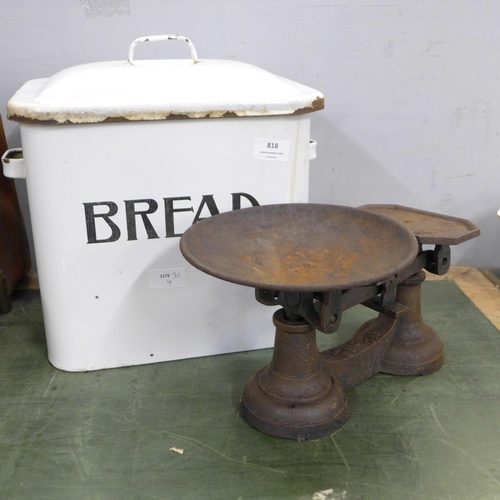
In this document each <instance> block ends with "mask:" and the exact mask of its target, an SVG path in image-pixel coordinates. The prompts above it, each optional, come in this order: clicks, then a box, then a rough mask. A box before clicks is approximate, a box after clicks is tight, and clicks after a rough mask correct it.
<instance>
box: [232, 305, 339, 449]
mask: <svg viewBox="0 0 500 500" xmlns="http://www.w3.org/2000/svg"><path fill="white" fill-rule="evenodd" d="M273 322H274V325H275V326H276V339H275V346H274V354H273V360H272V362H271V364H270V365H269V366H268V367H266V368H264V369H263V370H261V371H259V372H258V373H257V374H256V375H254V376H253V377H252V378H251V379H250V381H249V382H248V383H247V385H246V387H245V390H244V392H243V398H242V403H241V413H242V415H243V417H244V418H245V420H246V421H247V422H248V423H249V424H250V425H252V426H253V427H255V428H256V429H258V430H260V431H261V432H264V433H265V434H269V435H271V436H276V437H280V438H285V439H298V440H302V439H304V440H306V439H307V440H310V439H319V438H321V437H324V436H328V435H330V434H332V433H334V432H335V431H337V430H339V429H340V428H341V427H342V426H343V425H344V423H345V421H346V419H347V400H346V397H345V394H344V391H343V389H342V386H341V384H340V383H339V382H338V381H336V380H335V379H333V378H332V377H330V376H329V375H328V374H327V373H326V372H325V371H324V370H323V369H322V367H321V365H320V356H319V352H318V348H317V345H316V331H315V330H314V328H312V327H311V326H310V325H309V324H308V323H306V322H305V321H287V320H286V319H285V318H284V310H283V309H280V310H279V311H276V313H275V314H274V316H273Z"/></svg>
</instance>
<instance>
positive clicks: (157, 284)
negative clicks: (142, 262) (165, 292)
mask: <svg viewBox="0 0 500 500" xmlns="http://www.w3.org/2000/svg"><path fill="white" fill-rule="evenodd" d="M148 277H149V288H150V289H154V288H182V287H183V286H184V285H185V284H186V270H185V269H184V268H178V269H150V270H149V271H148Z"/></svg>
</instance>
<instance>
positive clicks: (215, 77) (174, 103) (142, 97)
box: [8, 35, 324, 124]
mask: <svg viewBox="0 0 500 500" xmlns="http://www.w3.org/2000/svg"><path fill="white" fill-rule="evenodd" d="M162 40H181V41H184V42H186V43H187V45H188V46H189V49H190V52H191V58H190V59H166V60H140V61H138V60H134V49H135V47H136V46H137V44H139V43H142V42H150V41H162ZM323 107H324V98H323V95H322V94H321V92H319V91H317V90H314V89H312V88H310V87H306V86H305V85H301V84H299V83H296V82H293V81H291V80H287V79H285V78H282V77H280V76H276V75H274V74H272V73H270V72H268V71H266V70H264V69H261V68H258V67H256V66H252V65H250V64H246V63H241V62H235V61H226V60H210V59H206V60H205V59H198V55H197V53H196V50H195V48H194V46H193V44H192V43H191V41H190V40H188V39H187V38H185V37H183V36H177V35H159V36H150V37H143V38H138V39H136V40H134V42H132V45H131V46H130V49H129V55H128V60H127V61H111V62H98V63H92V64H84V65H81V66H74V67H71V68H68V69H65V70H63V71H61V72H59V73H56V74H55V75H54V76H52V77H50V78H43V79H37V80H31V81H28V82H27V83H26V84H24V85H23V86H22V87H21V88H20V89H19V90H18V91H17V92H16V94H15V95H14V96H13V97H12V99H11V100H10V101H9V103H8V116H9V119H10V120H13V121H19V122H24V123H61V124H62V123H68V124H71V123H101V122H106V121H111V122H115V121H144V120H168V119H182V118H224V117H245V116H275V115H294V114H302V113H308V112H312V111H317V110H319V109H322V108H323Z"/></svg>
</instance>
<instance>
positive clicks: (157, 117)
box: [8, 97, 325, 125]
mask: <svg viewBox="0 0 500 500" xmlns="http://www.w3.org/2000/svg"><path fill="white" fill-rule="evenodd" d="M324 107H325V100H324V98H323V97H317V98H316V99H314V101H312V103H311V105H310V106H306V107H303V108H299V109H296V110H294V111H272V110H271V111H270V110H266V109H258V108H257V109H252V110H213V111H192V112H186V113H176V112H170V111H157V112H132V111H131V112H130V113H125V114H124V115H122V116H104V115H100V114H99V113H98V112H85V111H82V112H81V113H72V112H69V111H68V112H65V111H60V112H50V111H36V110H35V111H33V110H30V109H23V108H17V107H12V108H11V107H10V106H8V108H9V109H8V119H9V120H11V121H14V122H19V123H25V124H43V125H71V124H92V123H117V122H130V121H163V120H188V119H196V120H199V119H206V118H249V117H259V116H294V115H302V114H306V113H313V112H315V111H319V110H321V109H323V108H324Z"/></svg>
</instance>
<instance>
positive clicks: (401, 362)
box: [380, 271, 444, 375]
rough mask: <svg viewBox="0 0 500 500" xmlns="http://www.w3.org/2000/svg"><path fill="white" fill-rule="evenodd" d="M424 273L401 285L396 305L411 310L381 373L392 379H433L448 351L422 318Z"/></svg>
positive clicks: (402, 323) (399, 327) (401, 320)
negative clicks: (399, 377) (408, 377)
mask: <svg viewBox="0 0 500 500" xmlns="http://www.w3.org/2000/svg"><path fill="white" fill-rule="evenodd" d="M424 280H425V273H424V272H423V271H420V272H418V273H417V274H414V275H413V276H411V277H410V278H408V279H406V280H405V281H403V282H402V283H400V284H399V285H398V291H397V296H396V301H397V302H399V303H400V304H404V305H406V306H408V312H407V313H406V314H405V315H404V316H403V317H402V318H401V319H400V320H399V323H398V326H397V332H396V334H395V336H394V339H393V340H392V342H391V344H390V345H389V346H388V348H387V350H386V352H385V356H384V359H383V361H382V366H381V369H380V371H382V372H384V373H390V374H392V375H429V374H431V373H434V372H436V371H437V370H439V369H440V368H441V367H442V366H443V363H444V348H443V343H442V342H441V339H440V338H439V336H438V334H437V333H436V332H435V331H434V330H433V329H432V328H431V327H430V326H428V325H426V324H425V323H424V322H423V320H422V316H421V285H422V282H423V281H424Z"/></svg>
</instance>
